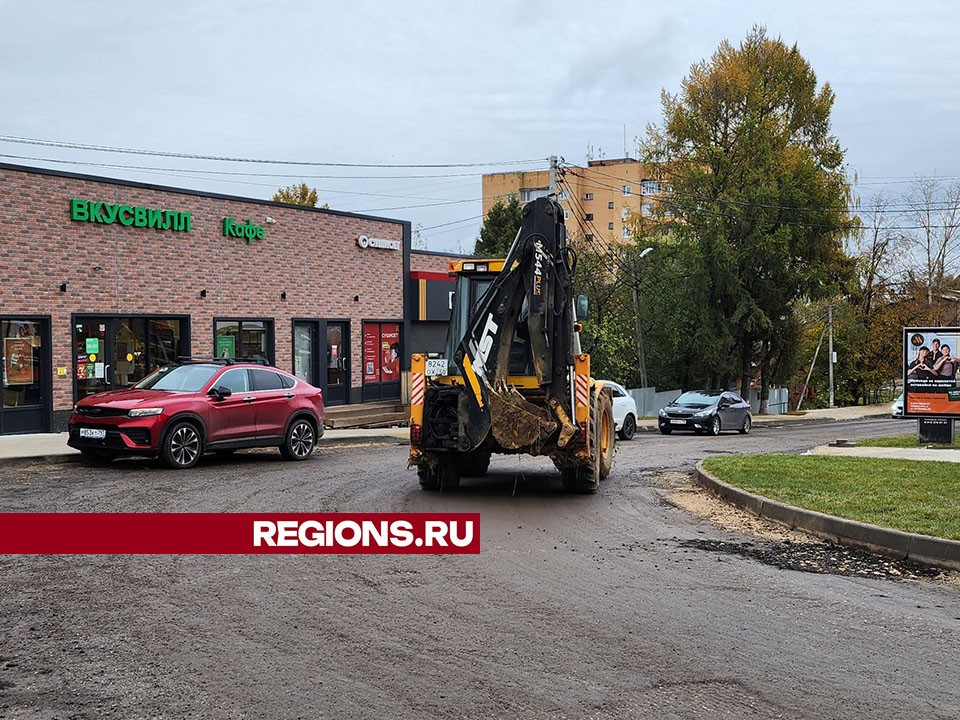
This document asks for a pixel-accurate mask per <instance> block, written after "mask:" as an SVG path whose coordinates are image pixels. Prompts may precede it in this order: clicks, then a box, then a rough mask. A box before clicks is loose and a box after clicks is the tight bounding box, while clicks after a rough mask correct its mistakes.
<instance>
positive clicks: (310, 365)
mask: <svg viewBox="0 0 960 720" xmlns="http://www.w3.org/2000/svg"><path fill="white" fill-rule="evenodd" d="M316 334H317V326H316V323H312V322H302V323H294V325H293V374H294V375H296V376H297V377H298V378H300V379H301V380H305V381H306V382H308V383H310V384H311V385H316V384H317V378H316V372H315V370H314V365H315V362H314V352H315V349H314V348H315V347H316Z"/></svg>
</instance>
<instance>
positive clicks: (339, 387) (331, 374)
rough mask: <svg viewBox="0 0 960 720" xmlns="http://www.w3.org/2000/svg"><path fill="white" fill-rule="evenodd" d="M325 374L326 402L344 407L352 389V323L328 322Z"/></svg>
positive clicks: (324, 397) (324, 389)
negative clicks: (348, 391) (349, 389)
mask: <svg viewBox="0 0 960 720" xmlns="http://www.w3.org/2000/svg"><path fill="white" fill-rule="evenodd" d="M324 372H325V379H326V385H325V387H324V388H323V391H324V392H323V399H324V402H325V403H326V404H327V405H342V404H343V403H345V402H346V401H347V388H349V387H350V323H346V322H331V321H327V323H326V362H325V363H324Z"/></svg>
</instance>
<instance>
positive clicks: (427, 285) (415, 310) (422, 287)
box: [408, 250, 473, 353]
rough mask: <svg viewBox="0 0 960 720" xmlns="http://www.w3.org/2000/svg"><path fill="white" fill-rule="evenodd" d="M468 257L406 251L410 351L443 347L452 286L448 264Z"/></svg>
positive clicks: (438, 349) (448, 318)
mask: <svg viewBox="0 0 960 720" xmlns="http://www.w3.org/2000/svg"><path fill="white" fill-rule="evenodd" d="M471 257H473V256H472V255H456V254H450V253H436V252H429V251H426V250H413V251H412V252H411V253H410V275H409V280H408V295H409V297H410V298H411V302H410V307H411V311H412V320H413V322H411V324H410V343H409V344H408V347H409V348H410V352H421V353H439V352H443V351H444V350H445V349H446V340H447V325H448V323H449V320H450V310H451V309H452V308H453V291H454V285H455V278H454V277H452V276H451V275H450V274H449V272H450V263H451V261H454V260H463V259H464V258H471Z"/></svg>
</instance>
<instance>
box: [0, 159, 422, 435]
mask: <svg viewBox="0 0 960 720" xmlns="http://www.w3.org/2000/svg"><path fill="white" fill-rule="evenodd" d="M0 259H2V267H3V270H4V280H3V285H2V287H0V337H2V338H3V345H2V347H0V356H2V369H3V383H2V390H3V402H2V403H0V434H7V433H15V432H45V431H51V430H54V431H55V430H60V429H63V428H64V426H65V421H66V417H67V415H68V414H69V411H70V409H71V407H72V405H73V403H74V402H76V401H77V400H78V399H79V398H81V397H84V396H86V395H88V394H91V393H93V392H98V391H100V390H105V389H113V388H120V387H126V386H128V385H130V384H132V383H134V382H136V381H137V380H139V379H140V378H142V377H144V376H145V375H147V374H148V373H149V372H150V371H152V370H153V369H154V368H156V367H157V366H159V365H160V364H162V363H165V362H169V361H171V360H175V359H176V358H177V357H180V356H195V357H211V356H218V357H222V356H231V357H259V358H264V359H266V360H267V361H268V362H271V363H273V364H276V365H277V366H278V367H281V368H286V369H289V370H291V371H293V372H294V373H296V374H297V375H298V376H300V377H302V378H303V379H305V380H307V381H308V382H311V383H313V384H315V385H317V386H318V387H321V388H323V390H324V397H325V399H326V402H327V404H328V405H336V404H341V403H357V402H363V401H366V400H379V399H387V398H399V397H400V395H401V387H400V386H401V382H400V374H401V372H402V371H403V370H405V369H407V365H408V363H409V352H410V350H411V348H410V347H409V346H408V343H407V338H408V337H410V323H411V319H412V318H413V308H412V306H411V305H410V303H411V302H412V297H411V295H410V293H409V292H407V291H406V290H407V288H408V282H407V281H408V280H409V278H410V223H409V222H407V221H400V220H391V219H385V218H379V217H371V216H365V215H357V214H351V213H344V212H337V211H333V210H323V209H317V208H307V207H302V206H296V205H287V204H283V203H274V202H268V201H261V200H253V199H246V198H238V197H231V196H226V195H216V194H210V193H201V192H193V191H189V190H182V189H175V188H168V187H160V186H155V185H148V184H144V183H133V182H124V181H118V180H111V179H107V178H100V177H92V176H85V175H77V174H72V173H61V172H54V171H50V170H41V169H36V168H28V167H22V166H15V165H6V164H0Z"/></svg>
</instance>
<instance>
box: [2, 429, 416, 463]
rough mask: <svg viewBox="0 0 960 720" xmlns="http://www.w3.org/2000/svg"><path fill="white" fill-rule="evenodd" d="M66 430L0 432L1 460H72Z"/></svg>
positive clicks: (353, 436) (335, 434) (346, 436)
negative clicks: (28, 433)
mask: <svg viewBox="0 0 960 720" xmlns="http://www.w3.org/2000/svg"><path fill="white" fill-rule="evenodd" d="M67 437H68V435H67V433H37V434H31V435H2V436H0V462H10V461H15V460H36V459H42V460H47V461H49V462H60V461H64V462H67V461H72V460H77V459H79V458H80V451H78V450H74V449H73V448H72V447H68V446H67ZM409 437H410V431H409V430H408V429H407V428H405V427H391V428H378V429H376V430H364V429H360V428H357V429H347V430H326V431H324V433H323V437H322V438H320V440H319V442H318V443H317V444H318V446H323V445H324V444H328V443H335V442H371V441H376V440H384V439H386V440H395V441H397V442H400V441H401V440H406V439H408V438H409Z"/></svg>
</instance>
